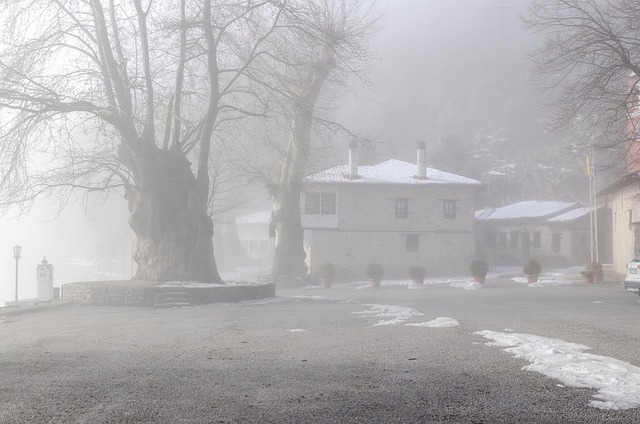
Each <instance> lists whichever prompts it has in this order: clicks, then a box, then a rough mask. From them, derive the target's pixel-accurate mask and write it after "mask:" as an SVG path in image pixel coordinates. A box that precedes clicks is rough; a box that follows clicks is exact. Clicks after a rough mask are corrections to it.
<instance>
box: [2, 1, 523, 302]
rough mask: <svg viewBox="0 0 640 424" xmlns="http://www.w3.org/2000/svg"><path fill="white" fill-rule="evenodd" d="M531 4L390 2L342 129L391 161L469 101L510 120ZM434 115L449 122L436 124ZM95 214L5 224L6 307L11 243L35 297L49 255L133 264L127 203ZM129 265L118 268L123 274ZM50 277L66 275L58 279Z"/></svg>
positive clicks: (428, 137) (346, 104) (406, 155)
mask: <svg viewBox="0 0 640 424" xmlns="http://www.w3.org/2000/svg"><path fill="white" fill-rule="evenodd" d="M527 4H528V2H527V1H523V0H509V1H502V0H389V1H388V5H387V8H386V10H387V14H386V16H385V18H384V19H383V23H382V29H381V31H380V32H379V33H378V35H377V36H376V37H375V39H374V40H372V46H373V49H374V50H375V51H376V52H377V53H376V59H375V60H374V61H373V62H372V63H371V67H370V70H369V72H368V74H367V76H368V81H369V83H368V84H367V85H362V84H360V83H357V84H356V85H355V87H354V91H355V92H354V94H353V95H348V96H347V97H345V98H344V99H343V100H342V101H341V104H342V107H341V109H339V112H340V114H341V120H342V122H344V123H345V125H347V126H348V127H350V128H352V129H353V130H355V131H357V132H358V133H360V134H362V135H363V136H366V137H371V138H374V139H375V140H376V141H377V145H376V155H374V156H376V157H379V158H380V160H381V159H382V158H383V157H386V156H395V157H397V158H399V159H404V160H414V155H415V153H414V152H415V145H416V143H417V142H418V141H420V140H423V141H426V142H427V146H428V147H429V145H430V144H432V143H433V142H434V140H436V139H437V137H439V136H441V135H442V134H443V132H446V131H447V130H448V128H451V127H456V126H458V123H457V122H455V120H453V122H452V118H451V117H452V116H456V114H455V113H451V111H456V110H457V108H458V107H459V105H461V104H466V103H468V102H469V101H470V99H469V98H470V97H471V96H473V97H474V98H473V99H472V100H473V102H474V104H475V105H476V108H477V110H482V113H483V114H484V116H481V117H478V119H479V122H480V121H481V122H487V123H491V124H493V125H500V123H501V122H500V120H501V119H504V114H503V113H501V112H500V111H499V110H496V109H495V108H494V106H495V105H498V106H500V104H501V96H503V93H504V92H505V91H508V90H519V91H522V92H527V91H530V88H529V87H528V85H527V84H528V83H527V79H528V76H529V75H528V74H529V69H530V64H529V62H528V60H527V58H526V55H525V49H529V48H530V47H531V46H532V41H531V40H532V39H533V37H532V35H531V34H529V33H527V32H526V31H525V30H524V28H523V26H522V24H521V23H520V21H519V17H520V15H521V14H522V13H523V12H524V10H525V9H526V5H527ZM501 5H504V6H505V8H504V9H502V8H501ZM478 93H480V94H478ZM485 102H487V103H486V106H484V104H485ZM433 111H436V112H437V113H434V112H433ZM441 111H449V113H448V114H444V115H443V114H442V113H440V112H441ZM434 115H443V116H445V118H442V120H438V119H435V118H433V116H434ZM460 119H463V118H462V117H461V118H460ZM464 119H468V118H464ZM345 150H346V149H345ZM114 197H115V196H114ZM91 210H93V212H92V213H91V217H90V218H85V217H84V212H83V208H82V202H78V203H76V205H75V207H74V209H73V210H71V211H67V212H64V213H63V214H62V216H61V219H58V220H55V221H52V222H49V221H50V220H51V219H52V218H54V217H55V216H56V206H53V205H51V204H48V205H47V202H41V206H40V207H39V208H38V210H36V211H35V212H34V213H32V214H31V215H30V216H25V217H22V218H20V219H19V220H15V219H8V218H5V219H4V220H3V221H0V234H2V237H1V240H2V241H3V244H2V245H1V246H0V275H1V276H2V278H1V279H0V282H1V285H0V301H1V300H3V298H4V299H6V298H9V299H12V298H13V283H14V278H15V276H14V267H15V262H14V260H13V257H12V255H13V254H12V246H14V245H15V244H21V245H22V246H24V250H23V252H24V253H23V259H22V260H21V261H20V266H21V275H22V278H21V284H24V285H25V288H24V289H23V290H21V291H22V292H23V293H29V294H32V295H35V268H36V265H37V264H38V263H40V261H41V260H42V258H43V257H44V256H47V258H48V259H49V261H50V262H51V263H52V264H53V265H54V268H55V267H56V265H60V264H62V263H63V262H70V261H82V260H85V261H87V260H91V259H92V258H93V257H95V256H96V255H97V254H99V252H102V251H109V252H110V253H109V255H111V256H116V257H117V256H118V255H119V256H120V257H123V256H127V254H128V252H129V251H130V247H131V243H132V242H133V240H134V237H133V234H132V233H131V232H130V231H129V230H128V227H127V216H126V214H127V211H126V203H125V202H124V201H123V200H119V201H117V202H116V204H113V205H110V206H106V207H104V208H91ZM106 245H109V246H106ZM114 251H116V252H117V253H113V252H114ZM129 266H130V265H122V266H118V268H122V272H123V273H125V274H126V273H127V272H129ZM56 269H58V270H60V269H61V267H60V266H58V268H56ZM54 275H56V276H58V277H60V273H59V272H58V274H54Z"/></svg>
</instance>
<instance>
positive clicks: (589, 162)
mask: <svg viewBox="0 0 640 424" xmlns="http://www.w3.org/2000/svg"><path fill="white" fill-rule="evenodd" d="M584 156H585V159H587V175H588V176H591V161H590V160H589V154H588V153H587V154H586V155H584Z"/></svg>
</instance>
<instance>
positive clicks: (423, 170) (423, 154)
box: [416, 141, 427, 180]
mask: <svg viewBox="0 0 640 424" xmlns="http://www.w3.org/2000/svg"><path fill="white" fill-rule="evenodd" d="M416 178H417V179H419V180H426V179H427V145H426V144H425V143H424V141H421V142H420V143H418V175H416Z"/></svg>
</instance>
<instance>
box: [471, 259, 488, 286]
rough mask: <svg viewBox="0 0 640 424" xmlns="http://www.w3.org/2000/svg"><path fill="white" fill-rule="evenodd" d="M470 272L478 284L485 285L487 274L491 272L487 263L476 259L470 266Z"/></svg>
mask: <svg viewBox="0 0 640 424" xmlns="http://www.w3.org/2000/svg"><path fill="white" fill-rule="evenodd" d="M469 272H470V273H471V276H472V277H473V279H474V280H475V281H476V282H477V283H480V284H484V281H485V279H486V277H487V272H489V265H487V263H486V262H485V261H482V260H479V259H476V260H474V261H473V262H471V265H469Z"/></svg>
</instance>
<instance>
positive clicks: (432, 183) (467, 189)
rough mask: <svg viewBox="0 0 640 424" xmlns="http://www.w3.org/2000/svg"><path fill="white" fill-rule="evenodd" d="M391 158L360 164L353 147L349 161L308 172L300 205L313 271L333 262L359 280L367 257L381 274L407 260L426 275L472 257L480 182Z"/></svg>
mask: <svg viewBox="0 0 640 424" xmlns="http://www.w3.org/2000/svg"><path fill="white" fill-rule="evenodd" d="M417 156H418V160H417V162H418V163H417V165H415V164H412V163H408V162H404V161H400V160H396V159H390V160H387V161H384V162H382V163H379V164H377V165H371V166H359V164H358V151H357V147H356V146H353V145H352V146H350V149H349V164H348V165H337V166H334V167H332V168H329V169H326V170H324V171H321V172H318V173H315V174H312V175H309V176H308V177H306V178H305V179H304V181H303V187H302V194H301V201H300V208H301V220H302V226H303V228H304V239H305V249H306V252H307V258H306V260H307V266H308V268H309V271H310V272H311V273H312V274H313V273H316V272H317V269H318V267H319V266H321V265H322V264H323V263H327V262H328V263H331V264H333V266H334V267H335V268H336V270H337V274H338V275H337V276H338V277H342V278H348V279H364V278H366V276H365V269H366V266H367V265H368V264H369V263H374V262H377V263H379V264H381V265H382V266H383V267H384V269H385V278H393V277H399V278H407V275H408V274H407V273H408V269H409V268H410V267H411V266H412V265H420V266H424V267H425V268H426V270H427V274H428V275H460V274H461V273H466V272H467V269H468V265H469V263H470V262H471V260H472V259H473V257H474V210H475V204H476V203H475V198H476V192H477V190H478V188H480V187H481V183H480V182H479V181H476V180H473V179H470V178H466V177H463V176H459V175H455V174H451V173H447V172H442V171H439V170H436V169H433V168H427V166H426V149H425V148H424V145H422V146H420V147H419V148H418V155H417Z"/></svg>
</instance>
